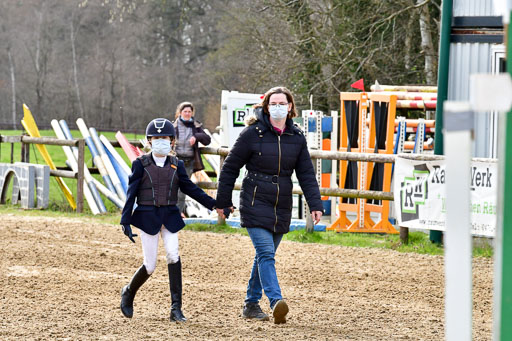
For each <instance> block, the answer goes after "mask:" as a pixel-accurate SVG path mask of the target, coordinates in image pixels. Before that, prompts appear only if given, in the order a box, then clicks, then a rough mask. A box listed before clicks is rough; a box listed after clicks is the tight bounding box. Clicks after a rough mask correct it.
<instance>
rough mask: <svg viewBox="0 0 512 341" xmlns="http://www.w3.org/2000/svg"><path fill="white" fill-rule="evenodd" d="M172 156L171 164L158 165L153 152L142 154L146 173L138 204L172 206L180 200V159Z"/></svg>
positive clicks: (141, 183)
mask: <svg viewBox="0 0 512 341" xmlns="http://www.w3.org/2000/svg"><path fill="white" fill-rule="evenodd" d="M167 158H168V159H169V158H170V161H171V162H170V164H168V163H167V160H166V163H165V165H164V166H163V167H158V166H157V165H156V164H155V161H154V160H153V156H152V155H151V154H146V155H142V156H140V157H139V160H140V161H141V162H142V166H144V175H143V176H142V180H141V182H140V184H139V192H138V193H137V204H138V205H153V206H157V207H158V206H170V205H176V203H177V202H178V189H179V179H178V174H177V173H178V159H177V158H176V157H175V156H167Z"/></svg>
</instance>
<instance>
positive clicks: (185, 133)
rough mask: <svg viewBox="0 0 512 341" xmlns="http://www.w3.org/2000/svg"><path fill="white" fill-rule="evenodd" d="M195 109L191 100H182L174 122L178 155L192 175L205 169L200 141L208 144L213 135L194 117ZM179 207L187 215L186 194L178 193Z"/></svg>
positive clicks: (188, 173)
mask: <svg viewBox="0 0 512 341" xmlns="http://www.w3.org/2000/svg"><path fill="white" fill-rule="evenodd" d="M194 114H195V109H194V105H193V104H192V103H190V102H182V103H180V104H179V105H178V107H177V108H176V115H175V118H176V119H175V121H174V123H173V125H174V129H175V131H176V149H175V151H176V156H178V158H179V159H180V160H182V161H183V163H184V164H185V170H186V171H187V175H188V176H189V177H190V176H192V173H195V172H197V171H200V170H203V169H204V165H203V160H202V159H201V154H200V153H199V145H198V144H199V142H201V143H202V144H203V145H205V146H207V145H209V144H210V142H211V137H210V136H209V135H208V134H206V133H205V131H204V129H203V124H202V123H201V122H199V121H196V120H195V119H194ZM178 208H179V209H180V212H181V213H182V216H184V215H185V194H184V193H183V192H181V191H180V192H179V193H178Z"/></svg>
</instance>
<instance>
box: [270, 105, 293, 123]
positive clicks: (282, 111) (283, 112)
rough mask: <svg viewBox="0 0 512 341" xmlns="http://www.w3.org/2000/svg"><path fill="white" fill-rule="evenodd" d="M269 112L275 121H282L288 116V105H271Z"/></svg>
mask: <svg viewBox="0 0 512 341" xmlns="http://www.w3.org/2000/svg"><path fill="white" fill-rule="evenodd" d="M268 112H269V114H270V117H272V118H273V119H274V120H278V121H280V120H282V119H285V118H286V116H288V104H276V105H269V106H268Z"/></svg>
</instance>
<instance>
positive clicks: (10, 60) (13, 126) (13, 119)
mask: <svg viewBox="0 0 512 341" xmlns="http://www.w3.org/2000/svg"><path fill="white" fill-rule="evenodd" d="M7 55H8V56H9V70H10V73H11V89H12V104H11V105H12V129H16V126H17V124H16V123H17V122H16V77H15V74H14V61H13V60H12V54H11V48H10V47H7Z"/></svg>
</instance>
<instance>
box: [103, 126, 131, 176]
mask: <svg viewBox="0 0 512 341" xmlns="http://www.w3.org/2000/svg"><path fill="white" fill-rule="evenodd" d="M100 140H101V142H102V143H103V145H104V146H105V149H107V150H108V151H109V152H110V154H112V156H113V157H114V159H115V160H116V161H117V162H118V163H119V165H120V166H121V168H122V169H123V170H124V172H125V173H126V174H131V172H132V170H131V169H130V167H128V165H127V164H126V162H125V161H124V159H123V157H122V156H121V155H119V153H118V152H117V150H116V149H115V148H114V146H112V144H111V143H110V141H109V140H108V139H107V138H106V137H105V135H100Z"/></svg>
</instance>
